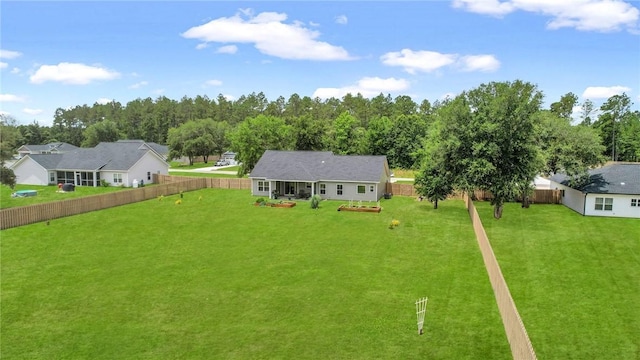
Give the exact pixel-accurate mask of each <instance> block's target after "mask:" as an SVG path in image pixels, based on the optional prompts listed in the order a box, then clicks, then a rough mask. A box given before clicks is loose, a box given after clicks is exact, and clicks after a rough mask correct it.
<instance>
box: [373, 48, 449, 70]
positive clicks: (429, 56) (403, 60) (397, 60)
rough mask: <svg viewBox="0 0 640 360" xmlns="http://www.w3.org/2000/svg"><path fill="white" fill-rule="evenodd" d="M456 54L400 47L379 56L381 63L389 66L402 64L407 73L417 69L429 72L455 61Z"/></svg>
mask: <svg viewBox="0 0 640 360" xmlns="http://www.w3.org/2000/svg"><path fill="white" fill-rule="evenodd" d="M456 57H457V55H455V54H441V53H439V52H435V51H413V50H410V49H402V50H401V51H395V52H389V53H386V54H384V55H382V56H381V57H380V60H382V63H383V64H385V65H389V66H402V67H403V68H404V70H405V71H406V72H408V73H409V74H415V73H416V72H417V71H422V72H431V71H434V70H436V69H439V68H441V67H443V66H447V65H451V64H453V63H454V62H455V60H456Z"/></svg>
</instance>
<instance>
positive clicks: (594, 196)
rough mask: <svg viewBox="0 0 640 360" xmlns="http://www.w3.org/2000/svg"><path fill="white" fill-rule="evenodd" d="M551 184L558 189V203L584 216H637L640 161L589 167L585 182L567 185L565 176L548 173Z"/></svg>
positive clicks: (639, 213)
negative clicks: (595, 167) (560, 193)
mask: <svg viewBox="0 0 640 360" xmlns="http://www.w3.org/2000/svg"><path fill="white" fill-rule="evenodd" d="M550 180H551V188H552V189H559V190H562V203H563V204H564V205H565V206H567V207H569V208H571V209H573V210H575V211H577V212H578V213H580V214H582V215H588V216H611V217H628V218H640V163H612V164H609V165H605V166H603V167H601V168H598V169H592V170H589V182H588V183H587V184H586V185H584V186H581V187H577V188H574V187H571V186H569V177H568V176H567V175H565V174H556V175H553V176H552V177H551V179H550Z"/></svg>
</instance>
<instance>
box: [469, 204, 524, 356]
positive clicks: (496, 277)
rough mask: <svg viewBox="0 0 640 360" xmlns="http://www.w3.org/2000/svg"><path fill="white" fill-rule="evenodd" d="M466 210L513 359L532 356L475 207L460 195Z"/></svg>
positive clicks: (514, 306) (521, 324) (513, 303)
mask: <svg viewBox="0 0 640 360" xmlns="http://www.w3.org/2000/svg"><path fill="white" fill-rule="evenodd" d="M463 198H464V201H465V204H466V207H467V210H468V211H469V217H470V218H471V223H472V225H473V231H474V232H475V234H476V239H477V240H478V245H479V246H480V252H481V253H482V259H483V260H484V265H485V267H486V269H487V274H488V275H489V281H490V282H491V287H492V288H493V294H494V295H495V298H496V303H497V304H498V310H499V311H500V316H501V317H502V324H503V326H504V330H505V332H506V334H507V340H508V341H509V345H510V346H511V354H512V356H513V358H514V359H517V360H529V359H531V360H535V359H537V357H536V353H535V351H534V350H533V345H532V344H531V340H529V335H528V334H527V330H526V329H525V327H524V324H523V323H522V319H521V318H520V314H519V313H518V309H517V308H516V304H515V302H514V301H513V298H512V297H511V292H510V291H509V287H508V286H507V282H506V281H505V279H504V276H503V275H502V271H501V270H500V265H499V264H498V260H497V259H496V256H495V254H494V253H493V249H492V248H491V243H490V242H489V238H488V237H487V234H486V232H485V231H484V227H483V226H482V222H481V221H480V216H478V212H477V211H476V208H475V206H474V205H473V201H472V200H471V199H470V198H469V197H468V196H467V195H466V194H464V195H463Z"/></svg>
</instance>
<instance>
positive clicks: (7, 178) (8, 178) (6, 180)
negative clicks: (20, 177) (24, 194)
mask: <svg viewBox="0 0 640 360" xmlns="http://www.w3.org/2000/svg"><path fill="white" fill-rule="evenodd" d="M0 183H1V184H5V185H7V186H9V187H10V188H11V189H13V188H14V187H15V186H16V174H14V173H13V170H12V169H9V168H7V167H4V165H3V166H1V167H0Z"/></svg>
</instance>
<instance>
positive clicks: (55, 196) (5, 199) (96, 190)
mask: <svg viewBox="0 0 640 360" xmlns="http://www.w3.org/2000/svg"><path fill="white" fill-rule="evenodd" d="M123 189H127V188H123V187H118V186H109V187H102V186H99V187H92V186H76V188H75V191H70V192H64V193H63V192H58V186H56V185H49V186H38V185H20V184H18V185H16V186H15V188H14V189H11V188H10V187H8V186H6V185H0V209H7V208H11V207H16V206H24V205H33V204H39V203H44V202H51V201H59V200H66V199H73V198H77V197H83V196H89V195H96V194H104V193H106V192H111V191H119V190H123ZM17 190H37V191H38V195H36V196H30V197H15V198H14V197H11V194H13V193H14V192H16V191H17Z"/></svg>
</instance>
